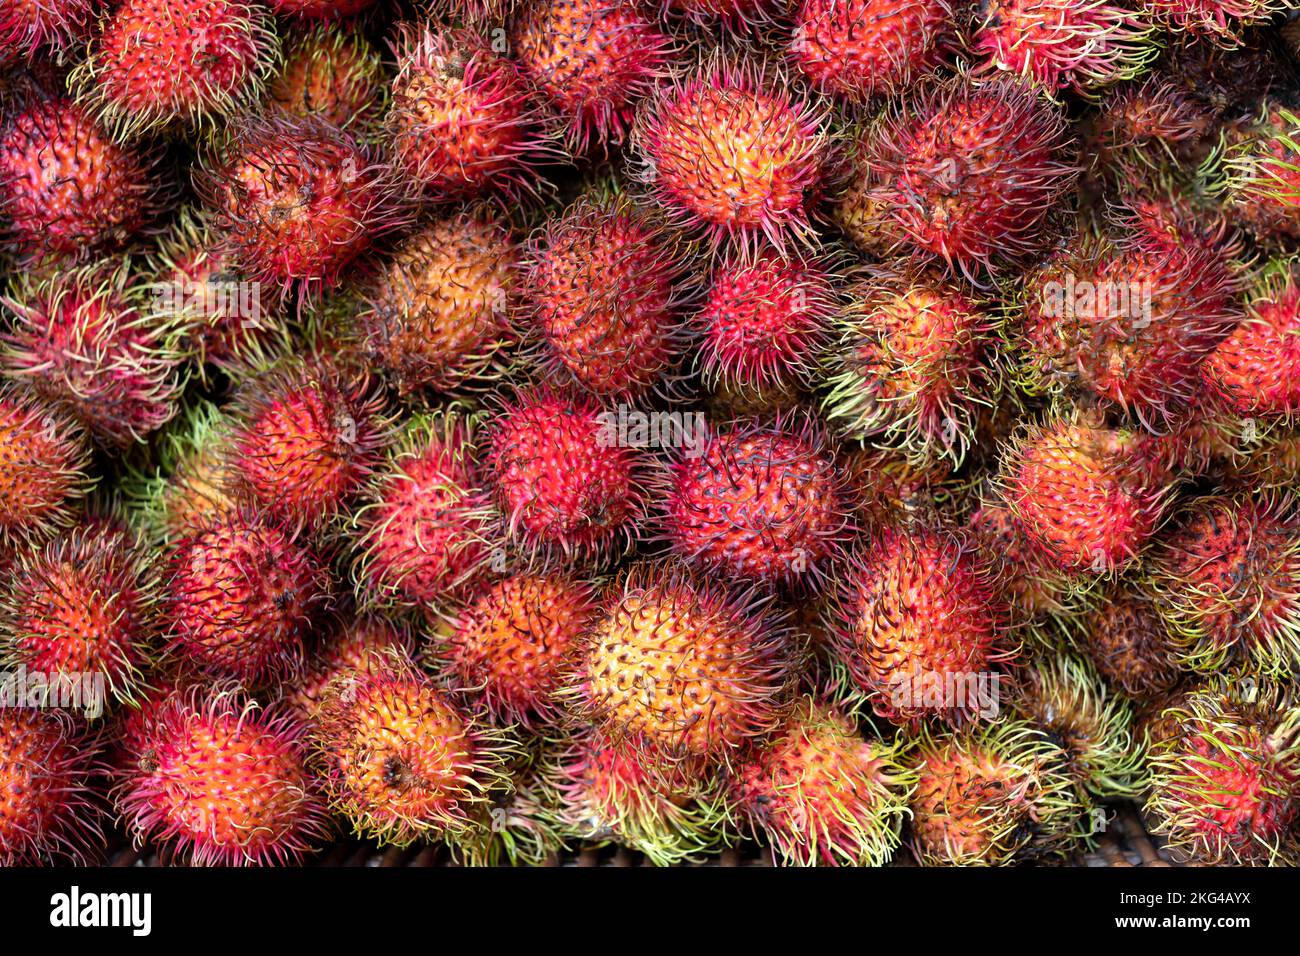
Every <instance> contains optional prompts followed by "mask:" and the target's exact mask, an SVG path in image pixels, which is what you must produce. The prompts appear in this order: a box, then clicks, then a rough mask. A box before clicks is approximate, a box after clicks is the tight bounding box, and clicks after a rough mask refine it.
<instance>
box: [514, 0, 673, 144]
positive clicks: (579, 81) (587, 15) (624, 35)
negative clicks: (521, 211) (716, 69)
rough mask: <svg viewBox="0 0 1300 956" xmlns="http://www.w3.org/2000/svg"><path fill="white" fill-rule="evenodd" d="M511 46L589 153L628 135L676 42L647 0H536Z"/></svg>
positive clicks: (522, 13)
mask: <svg viewBox="0 0 1300 956" xmlns="http://www.w3.org/2000/svg"><path fill="white" fill-rule="evenodd" d="M510 50H511V54H512V55H513V56H514V57H515V59H517V60H518V62H519V64H520V66H521V67H522V68H523V72H524V75H525V76H527V77H528V79H529V81H530V82H532V83H533V84H534V85H535V86H537V87H538V88H539V89H540V90H541V91H542V92H543V93H544V94H545V95H546V96H547V98H548V99H549V100H550V102H551V104H552V106H554V107H555V109H557V110H558V111H559V112H560V114H561V115H562V116H563V117H564V121H565V126H566V133H567V139H568V141H569V143H570V145H571V146H572V147H573V148H575V149H576V150H577V151H579V152H584V153H585V152H587V151H588V150H589V149H590V148H592V147H596V146H602V147H610V146H617V145H618V144H620V143H621V142H622V141H623V138H624V137H625V136H626V134H627V131H628V128H629V126H630V125H631V122H632V117H633V114H634V113H635V112H636V106H637V102H638V101H639V100H640V99H641V98H642V97H643V96H644V95H645V94H646V93H648V92H650V91H651V90H652V89H653V88H654V86H655V84H656V83H657V82H659V81H660V80H661V79H662V78H663V76H664V75H665V70H666V67H667V65H668V61H669V58H670V56H671V53H672V43H671V41H670V39H669V37H668V36H667V35H665V34H664V32H663V31H662V30H661V29H660V28H659V26H658V25H657V24H656V23H655V22H654V21H653V20H652V19H651V17H650V11H649V10H648V9H646V8H645V6H643V4H642V3H641V2H640V0H530V2H528V3H524V4H522V5H521V7H520V9H519V10H518V11H517V12H516V13H515V15H514V18H513V20H512V21H511V25H510Z"/></svg>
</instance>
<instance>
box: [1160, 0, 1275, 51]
mask: <svg viewBox="0 0 1300 956" xmlns="http://www.w3.org/2000/svg"><path fill="white" fill-rule="evenodd" d="M1282 8H1284V5H1283V4H1280V3H1278V2H1277V0H1151V2H1150V9H1151V12H1152V13H1153V14H1155V16H1156V17H1158V18H1160V19H1161V20H1164V21H1167V22H1168V23H1169V24H1170V25H1172V26H1173V27H1175V28H1177V29H1181V30H1185V31H1187V33H1189V34H1191V35H1193V36H1194V37H1196V38H1205V39H1209V40H1211V41H1213V42H1215V43H1220V44H1222V45H1224V46H1235V45H1237V44H1239V43H1241V31H1242V28H1244V27H1250V26H1255V25H1256V24H1259V23H1262V22H1263V21H1265V20H1268V19H1269V18H1270V17H1271V16H1273V14H1274V13H1276V12H1277V11H1278V10H1279V9H1282Z"/></svg>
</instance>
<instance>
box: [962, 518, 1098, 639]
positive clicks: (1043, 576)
mask: <svg viewBox="0 0 1300 956" xmlns="http://www.w3.org/2000/svg"><path fill="white" fill-rule="evenodd" d="M968 526H969V528H970V530H971V531H972V532H973V533H974V534H975V536H976V539H977V541H978V543H979V545H980V547H981V548H982V549H983V550H984V552H985V553H986V554H987V555H989V556H990V557H991V558H992V559H993V561H994V563H995V565H996V566H997V567H998V568H999V569H1000V571H999V574H998V580H999V581H1000V582H1001V584H1002V590H1003V593H1004V594H1005V595H1006V597H1007V599H1008V601H1009V602H1010V604H1011V609H1012V612H1013V614H1012V623H1013V624H1025V623H1028V622H1030V621H1035V620H1042V619H1045V618H1054V617H1056V616H1058V615H1069V614H1070V613H1071V612H1073V611H1077V610H1079V609H1078V608H1076V607H1075V606H1074V605H1075V604H1076V603H1077V602H1076V601H1075V600H1073V599H1074V598H1077V597H1079V596H1080V595H1079V593H1078V592H1080V591H1082V590H1083V588H1082V587H1081V585H1080V582H1078V581H1077V580H1072V579H1071V577H1070V576H1069V575H1066V574H1062V573H1061V569H1060V568H1059V567H1057V566H1055V565H1054V564H1053V563H1052V562H1051V561H1049V560H1047V559H1046V557H1045V556H1044V554H1043V552H1042V551H1041V550H1040V549H1039V548H1036V547H1034V545H1033V543H1032V542H1031V541H1029V540H1028V538H1027V536H1026V534H1025V530H1024V528H1023V527H1021V525H1020V521H1019V520H1018V519H1017V518H1016V516H1015V515H1014V514H1012V512H1011V509H1010V508H1008V507H1007V506H1006V505H1005V504H1004V503H1003V502H1001V501H999V500H997V499H992V500H988V501H983V502H981V503H980V507H979V508H978V509H977V510H976V511H975V512H974V513H973V514H972V515H971V517H970V521H969V524H968Z"/></svg>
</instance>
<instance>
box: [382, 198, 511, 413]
mask: <svg viewBox="0 0 1300 956" xmlns="http://www.w3.org/2000/svg"><path fill="white" fill-rule="evenodd" d="M518 255H519V254H518V250H517V248H516V245H515V242H514V239H513V237H512V235H511V233H510V230H509V228H508V227H507V225H506V224H505V223H504V222H502V220H501V219H500V218H499V217H498V216H496V215H495V214H494V213H493V212H492V211H491V210H489V209H486V208H484V209H464V210H459V211H457V212H454V213H450V214H447V215H443V216H439V217H438V218H436V219H434V220H432V221H431V222H429V223H428V224H427V225H425V226H423V227H422V228H421V229H420V230H419V231H418V232H416V233H414V234H412V235H410V236H408V237H407V238H405V239H403V240H402V243H401V244H400V245H399V246H398V247H397V249H396V250H395V251H394V252H393V253H392V254H391V255H390V256H388V257H387V258H386V260H385V262H384V264H383V266H382V267H381V268H380V270H379V272H378V275H377V276H376V277H375V279H374V282H373V286H372V288H371V290H370V291H369V294H368V301H367V303H366V308H365V309H364V310H363V311H362V312H361V314H360V315H359V316H358V321H359V323H360V324H361V326H362V328H363V329H364V331H365V336H366V343H367V346H368V348H369V350H370V352H371V354H373V355H374V356H375V359H376V360H377V361H378V363H379V364H380V366H381V367H382V368H384V369H385V370H386V371H387V372H388V373H389V374H390V375H391V376H392V377H393V379H394V380H395V382H396V384H397V386H398V388H399V389H400V390H401V391H402V392H403V393H411V392H417V391H419V390H420V389H423V388H437V389H446V388H450V387H453V386H455V385H457V384H459V383H461V382H463V381H464V380H466V379H467V378H471V377H474V376H475V375H477V374H480V373H482V372H483V371H484V370H486V368H487V366H488V364H489V362H490V360H491V359H492V357H493V355H494V354H495V353H496V352H497V351H498V350H499V349H500V348H501V346H502V345H503V344H505V341H506V338H507V322H508V313H509V309H510V306H511V305H512V304H513V302H514V299H515V271H516V265H517V261H518Z"/></svg>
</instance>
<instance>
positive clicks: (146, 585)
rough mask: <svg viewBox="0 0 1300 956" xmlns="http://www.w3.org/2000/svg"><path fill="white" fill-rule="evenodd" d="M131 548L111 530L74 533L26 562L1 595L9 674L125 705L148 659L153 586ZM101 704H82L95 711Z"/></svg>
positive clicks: (56, 691)
mask: <svg viewBox="0 0 1300 956" xmlns="http://www.w3.org/2000/svg"><path fill="white" fill-rule="evenodd" d="M136 546H137V543H136V542H134V541H132V540H131V539H130V537H129V536H128V535H127V534H126V533H125V532H123V531H120V530H117V529H114V528H111V527H96V526H93V525H92V526H88V527H82V528H78V529H76V530H74V531H71V532H69V533H68V534H65V535H62V536H60V537H58V538H55V539H54V540H52V541H50V542H49V543H47V544H46V545H44V546H43V547H42V548H40V549H39V550H37V551H35V552H33V553H31V554H28V555H25V556H24V557H23V558H22V559H21V560H19V561H16V562H14V565H13V566H12V567H11V568H10V569H9V573H8V581H7V583H6V586H5V588H4V590H3V592H2V593H0V648H2V652H3V656H4V659H5V660H6V661H7V662H8V663H9V664H10V665H11V666H23V667H26V668H27V670H28V671H31V672H37V673H40V674H43V675H46V681H47V683H48V684H49V687H50V695H51V699H52V700H58V699H59V695H60V694H61V693H63V690H62V688H65V687H67V688H71V687H74V686H78V685H79V686H80V687H81V688H82V689H84V688H85V687H88V686H90V682H91V681H95V682H98V681H100V680H102V681H103V687H102V688H101V687H95V688H94V691H95V692H96V693H98V692H99V691H100V690H101V689H106V690H107V692H108V693H109V694H111V695H112V696H113V697H114V698H116V699H118V700H130V699H131V698H132V695H133V692H134V691H135V689H136V686H137V685H138V684H139V683H140V681H141V675H142V670H143V668H144V667H145V665H146V663H147V661H148V659H149V655H150V653H151V651H152V647H151V645H152V643H153V641H154V637H155V630H156V618H155V616H154V608H153V603H154V601H155V600H156V598H157V585H156V583H155V581H154V579H153V576H152V573H151V571H150V569H149V568H148V566H147V565H146V563H145V560H144V556H143V555H142V554H141V553H140V552H139V551H137V550H136ZM105 703H106V702H105V701H104V700H97V701H88V702H86V705H87V706H88V707H97V708H102V707H103V706H104V705H105Z"/></svg>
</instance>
